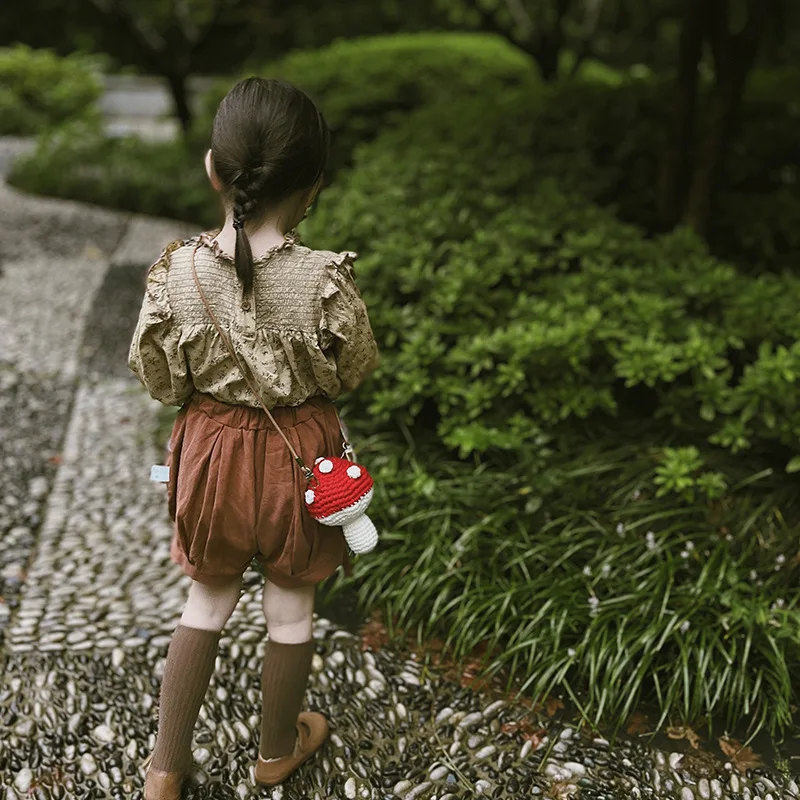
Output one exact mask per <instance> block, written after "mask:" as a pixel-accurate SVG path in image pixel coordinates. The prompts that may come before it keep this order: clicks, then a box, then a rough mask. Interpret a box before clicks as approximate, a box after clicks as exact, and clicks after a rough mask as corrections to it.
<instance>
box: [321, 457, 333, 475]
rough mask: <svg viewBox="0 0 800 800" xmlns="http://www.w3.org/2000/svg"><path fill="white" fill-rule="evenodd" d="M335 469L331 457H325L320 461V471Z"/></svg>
mask: <svg viewBox="0 0 800 800" xmlns="http://www.w3.org/2000/svg"><path fill="white" fill-rule="evenodd" d="M332 470H333V461H331V460H330V459H329V458H323V459H322V461H320V462H319V471H320V472H331V471H332Z"/></svg>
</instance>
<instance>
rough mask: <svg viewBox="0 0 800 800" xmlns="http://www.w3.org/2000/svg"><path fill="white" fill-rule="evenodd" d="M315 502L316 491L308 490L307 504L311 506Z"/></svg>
mask: <svg viewBox="0 0 800 800" xmlns="http://www.w3.org/2000/svg"><path fill="white" fill-rule="evenodd" d="M313 502H314V490H313V489H306V503H308V504H309V505H310V504H311V503H313Z"/></svg>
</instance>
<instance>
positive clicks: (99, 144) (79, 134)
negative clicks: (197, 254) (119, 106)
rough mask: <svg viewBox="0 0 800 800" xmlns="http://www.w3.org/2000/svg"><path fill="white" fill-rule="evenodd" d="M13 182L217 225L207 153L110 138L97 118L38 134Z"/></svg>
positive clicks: (13, 172) (42, 191)
mask: <svg viewBox="0 0 800 800" xmlns="http://www.w3.org/2000/svg"><path fill="white" fill-rule="evenodd" d="M8 179H9V182H10V183H11V184H13V185H14V186H18V187H20V188H21V189H24V190H25V191H28V192H34V193H37V194H49V195H56V196H58V197H65V198H69V199H71V200H82V201H84V202H86V203H95V204H97V205H102V206H107V207H109V208H119V209H123V210H128V211H135V212H138V213H142V214H152V215H155V216H161V217H172V218H174V219H182V220H188V221H190V222H193V223H200V224H203V225H205V226H207V227H212V226H213V225H215V224H218V222H219V217H220V212H219V206H218V200H217V198H216V196H215V194H214V192H213V191H212V189H211V187H210V185H209V183H208V178H207V177H206V173H205V168H204V167H203V163H202V158H201V157H200V156H199V155H194V156H192V155H191V154H190V152H189V151H188V150H187V148H186V147H185V145H184V144H183V143H182V142H180V141H176V142H167V143H165V142H148V141H144V140H142V139H139V138H138V137H135V136H124V137H119V138H110V137H108V136H106V135H105V133H104V131H103V128H102V125H101V123H100V122H99V121H97V120H91V121H87V120H76V121H74V122H71V123H67V124H65V125H63V126H61V127H60V128H58V129H56V130H54V131H52V132H48V133H46V134H44V135H43V136H41V137H40V138H39V141H38V143H37V146H36V149H35V150H34V151H33V152H32V153H30V154H29V155H27V156H24V157H22V158H20V159H19V160H17V161H16V162H15V163H14V165H13V167H12V170H11V173H10V175H9V178H8Z"/></svg>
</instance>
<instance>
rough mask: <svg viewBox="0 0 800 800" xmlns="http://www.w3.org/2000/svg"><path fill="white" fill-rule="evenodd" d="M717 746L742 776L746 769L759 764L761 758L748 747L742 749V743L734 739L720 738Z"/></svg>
mask: <svg viewBox="0 0 800 800" xmlns="http://www.w3.org/2000/svg"><path fill="white" fill-rule="evenodd" d="M719 746H720V749H721V750H722V752H723V753H725V755H726V756H728V758H729V759H730V760H731V763H732V764H733V765H734V766H735V767H736V769H738V770H739V772H740V773H742V774H744V773H745V772H746V771H747V770H748V769H752V768H753V767H758V766H760V764H761V758H760V757H759V756H758V755H756V753H754V752H753V751H752V750H751V749H750V748H749V747H743V746H742V743H741V742H739V741H737V740H736V739H724V738H723V737H722V736H720V737H719Z"/></svg>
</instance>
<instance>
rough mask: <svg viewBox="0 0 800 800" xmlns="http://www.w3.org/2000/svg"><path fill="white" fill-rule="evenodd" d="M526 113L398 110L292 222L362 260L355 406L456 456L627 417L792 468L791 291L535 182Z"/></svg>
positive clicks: (795, 412) (779, 281)
mask: <svg viewBox="0 0 800 800" xmlns="http://www.w3.org/2000/svg"><path fill="white" fill-rule="evenodd" d="M522 101H523V97H522V96H520V95H519V94H517V93H510V94H507V95H506V96H504V97H503V98H498V99H497V101H496V103H495V105H494V106H493V108H492V113H491V114H490V113H488V111H487V109H486V108H485V106H483V105H482V104H480V103H474V104H473V103H469V102H464V103H463V104H462V105H461V106H460V107H458V108H457V109H455V108H454V107H452V106H451V107H449V108H447V109H445V110H444V111H443V112H442V111H440V110H438V109H428V110H423V111H420V112H419V113H417V114H415V115H413V116H412V117H409V118H408V119H407V121H406V122H405V123H404V124H403V125H402V126H400V127H399V128H397V129H395V130H393V131H389V132H387V133H386V134H385V135H384V136H383V137H381V138H380V139H379V140H377V141H376V142H375V143H374V144H373V145H371V146H367V147H365V148H363V149H361V150H360V151H359V152H358V155H357V162H358V163H357V166H356V168H355V169H353V170H352V171H351V172H350V173H348V174H347V176H346V177H345V178H343V179H342V180H340V182H339V183H338V184H337V185H336V186H334V187H332V188H331V189H330V190H329V191H328V193H327V194H326V196H325V197H324V199H323V201H322V202H321V204H320V207H319V208H318V210H317V211H316V212H315V214H314V215H313V217H312V219H311V220H310V221H309V223H308V224H307V230H308V231H309V234H310V236H311V238H312V240H315V241H316V240H318V241H319V242H320V243H322V242H323V241H324V242H325V243H326V246H332V247H334V248H345V247H349V248H353V249H355V250H363V251H364V258H363V259H362V261H361V262H359V274H360V277H361V281H362V286H363V291H364V292H365V295H366V296H367V297H368V298H369V299H370V300H371V302H372V306H373V307H374V308H375V312H374V314H375V320H374V326H375V329H376V333H377V335H378V336H379V337H380V341H381V342H382V349H383V351H384V360H383V364H382V366H381V367H380V368H379V371H378V372H377V373H376V376H375V381H374V385H373V389H372V390H371V392H370V394H369V411H370V413H372V414H375V415H378V416H379V417H380V418H381V419H384V420H387V421H388V420H389V419H391V418H392V417H394V416H395V415H397V416H399V417H400V418H402V419H403V420H404V421H405V423H406V424H408V425H414V424H418V423H419V422H420V420H422V421H423V422H424V424H426V425H428V424H431V423H432V424H433V427H434V428H435V429H436V432H437V433H438V435H439V436H440V438H441V440H442V442H443V443H445V444H446V445H447V446H448V447H451V448H458V450H459V452H460V454H461V456H462V457H463V456H466V455H467V454H469V453H471V452H473V451H478V452H484V451H487V450H489V449H491V448H492V447H499V448H506V449H517V448H519V447H522V446H525V445H526V444H527V443H528V442H529V441H534V440H536V438H537V437H538V436H539V435H540V432H541V430H544V429H546V430H552V429H553V426H557V425H559V424H560V423H563V422H565V421H566V422H569V420H571V419H574V418H587V417H589V416H590V415H594V414H598V413H600V414H602V415H612V416H613V415H620V414H627V413H629V407H630V406H631V405H641V406H642V412H641V413H642V414H643V415H644V416H649V415H650V414H657V415H662V416H665V417H668V418H669V420H670V423H671V424H673V425H677V426H682V427H683V428H685V429H686V430H692V431H695V430H697V429H698V428H700V429H703V430H705V433H706V435H707V436H709V437H712V440H713V441H715V442H717V443H719V444H720V445H722V446H724V447H728V448H730V449H731V450H733V451H734V452H738V451H739V450H743V449H747V448H749V447H750V446H752V445H753V444H754V443H758V444H765V443H769V445H770V446H772V447H773V448H776V450H777V452H776V457H777V458H781V457H782V458H784V459H785V461H788V460H789V458H790V457H791V456H792V455H793V454H795V453H797V452H798V449H800V448H798V442H800V402H798V399H797V392H796V385H797V380H798V376H800V362H799V361H798V353H800V346H798V337H800V323H799V322H798V318H797V315H796V312H795V309H796V308H797V306H798V303H800V279H798V278H797V277H794V276H791V275H788V274H787V275H785V276H782V277H779V276H774V275H773V276H766V275H765V276H761V277H760V278H753V277H750V276H748V275H747V274H745V273H743V272H741V271H739V270H737V269H736V268H735V267H733V266H731V265H730V264H726V263H723V262H720V261H718V260H716V259H715V258H713V257H712V256H710V255H709V253H708V251H707V249H706V247H705V246H704V245H703V244H701V243H700V242H699V241H698V240H697V239H696V238H695V237H693V236H691V235H690V234H689V233H688V232H685V231H681V230H679V231H676V232H675V233H672V234H670V235H668V236H662V237H659V238H656V239H648V238H646V237H645V236H644V235H643V234H642V232H641V231H640V230H638V229H637V228H635V227H632V226H630V225H627V224H624V223H622V222H619V221H618V220H617V219H616V218H615V217H614V216H613V215H612V214H611V213H610V212H609V211H607V210H604V209H601V208H600V207H598V206H596V205H594V204H592V203H591V202H589V201H587V200H585V199H584V198H583V196H581V195H579V194H577V193H573V192H568V191H565V190H564V189H563V188H562V185H561V184H559V183H557V182H556V181H554V180H553V179H552V178H551V177H549V175H550V173H551V172H553V171H555V172H561V170H562V166H563V164H562V162H561V161H560V160H559V159H558V158H547V159H545V158H542V159H541V160H537V159H528V160H527V161H525V160H522V159H520V158H519V156H518V155H515V154H518V153H519V152H521V151H522V150H524V148H525V147H526V146H528V144H529V142H530V140H531V138H532V133H531V129H530V126H526V125H525V124H524V120H525V118H526V117H527V116H528V115H530V114H531V113H532V111H531V109H530V107H529V106H526V105H525V104H524V102H522ZM534 113H535V112H534ZM478 119H480V120H481V124H480V125H478V124H477V121H478ZM536 135H538V134H537V133H534V134H533V136H534V137H535V136H536ZM594 179H595V180H597V181H598V183H600V182H602V180H603V176H602V174H600V175H595V177H594ZM576 185H577V186H581V187H583V188H585V186H586V182H585V181H583V180H577V181H576ZM634 398H635V399H634ZM642 404H644V405H642ZM785 461H784V463H785Z"/></svg>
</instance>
